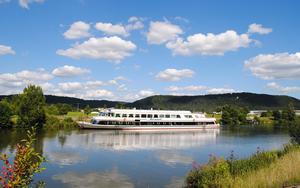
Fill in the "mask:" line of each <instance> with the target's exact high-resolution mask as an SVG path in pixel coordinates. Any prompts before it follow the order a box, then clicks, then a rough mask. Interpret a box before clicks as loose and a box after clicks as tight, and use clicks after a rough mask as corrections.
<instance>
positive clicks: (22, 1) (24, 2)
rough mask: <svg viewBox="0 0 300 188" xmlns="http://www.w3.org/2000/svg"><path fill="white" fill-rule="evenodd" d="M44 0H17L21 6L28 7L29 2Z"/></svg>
mask: <svg viewBox="0 0 300 188" xmlns="http://www.w3.org/2000/svg"><path fill="white" fill-rule="evenodd" d="M44 1H45V0H19V5H20V6H21V7H22V8H26V9H29V4H31V3H43V2H44Z"/></svg>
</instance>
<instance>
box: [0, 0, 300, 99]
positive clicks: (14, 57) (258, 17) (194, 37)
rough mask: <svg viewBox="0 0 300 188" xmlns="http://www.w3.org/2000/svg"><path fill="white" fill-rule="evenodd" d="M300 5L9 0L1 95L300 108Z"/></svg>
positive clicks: (5, 2)
mask: <svg viewBox="0 0 300 188" xmlns="http://www.w3.org/2000/svg"><path fill="white" fill-rule="evenodd" d="M299 9H300V1H293V0H285V1H283V0H282V1H276V0H272V1H271V0H265V1H262V0H259V1H255V0H251V1H246V0H245V1H229V0H228V1H223V0H216V1H213V0H209V1H205V0H201V1H198V0H189V1H183V0H182V1H179V0H164V1H159V0H153V1H147V0H122V1H120V0H109V1H104V0H101V1H100V0H64V1H61V0H0V25H1V26H0V95H7V94H16V93H20V92H22V90H23V88H24V87H26V86H27V85H28V84H36V85H39V86H41V87H42V88H43V91H44V93H45V94H52V95H59V96H70V97H78V98H83V99H97V100H101V99H107V100H118V101H135V100H138V99H141V98H144V97H147V96H152V95H158V94H163V95H203V94H219V93H234V92H253V93H266V94H275V95H289V96H293V97H296V98H298V99H300V82H299V79H300V49H299V47H300V37H299V34H300V22H299V18H300V11H299Z"/></svg>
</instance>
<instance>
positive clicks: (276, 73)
mask: <svg viewBox="0 0 300 188" xmlns="http://www.w3.org/2000/svg"><path fill="white" fill-rule="evenodd" d="M245 68H247V69H249V70H250V71H251V72H252V74H254V75H255V76H257V77H259V78H262V79H265V80H270V79H299V78H300V52H297V53H294V54H289V53H275V54H260V55H258V56H255V57H253V58H250V59H248V60H246V61H245Z"/></svg>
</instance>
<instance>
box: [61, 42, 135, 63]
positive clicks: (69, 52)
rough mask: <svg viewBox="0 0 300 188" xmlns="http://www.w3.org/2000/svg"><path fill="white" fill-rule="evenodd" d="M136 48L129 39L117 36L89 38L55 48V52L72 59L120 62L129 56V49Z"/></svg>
mask: <svg viewBox="0 0 300 188" xmlns="http://www.w3.org/2000/svg"><path fill="white" fill-rule="evenodd" d="M135 49H136V45H135V44H134V43H132V42H131V41H126V40H123V39H121V38H119V37H117V36H114V37H103V38H90V39H89V40H87V41H85V42H83V43H81V44H76V45H74V46H73V47H72V48H69V49H66V50H57V51H56V53H57V54H59V55H62V56H67V57H70V58H74V59H80V58H89V59H105V60H108V61H112V62H115V63H120V61H121V60H123V59H124V58H126V57H128V56H131V55H132V54H131V53H130V52H131V51H133V50H135Z"/></svg>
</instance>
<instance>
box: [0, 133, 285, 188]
mask: <svg viewBox="0 0 300 188" xmlns="http://www.w3.org/2000/svg"><path fill="white" fill-rule="evenodd" d="M23 136H24V133H23V132H20V131H3V130H2V131H1V130H0V151H1V152H6V153H11V152H13V151H14V145H15V144H16V142H17V141H18V140H20V139H22V137H23ZM37 140H38V142H37V144H36V146H35V147H36V149H37V150H38V151H40V152H42V153H43V154H44V156H46V158H47V159H48V162H47V163H46V164H45V166H46V168H47V169H46V171H45V172H44V173H42V174H40V175H38V176H37V177H36V179H42V180H43V181H45V182H46V187H110V188H114V187H181V186H182V184H183V180H184V176H185V175H186V173H187V172H188V171H189V170H190V169H191V168H192V163H193V161H196V162H198V163H204V162H207V160H208V158H209V155H210V154H214V155H217V156H225V157H227V156H228V155H229V154H230V151H232V150H233V151H234V153H235V154H236V155H237V156H238V157H246V156H249V155H250V154H252V153H254V152H255V151H256V150H257V147H259V148H260V149H261V150H270V149H276V148H280V147H281V146H282V145H283V144H284V143H287V142H288V141H289V137H288V135H287V134H285V133H276V132H274V131H263V132H262V131H255V130H240V131H229V130H206V131H189V132H165V133H160V132H122V131H100V130H72V131H47V132H43V133H39V136H38V139H37Z"/></svg>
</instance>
